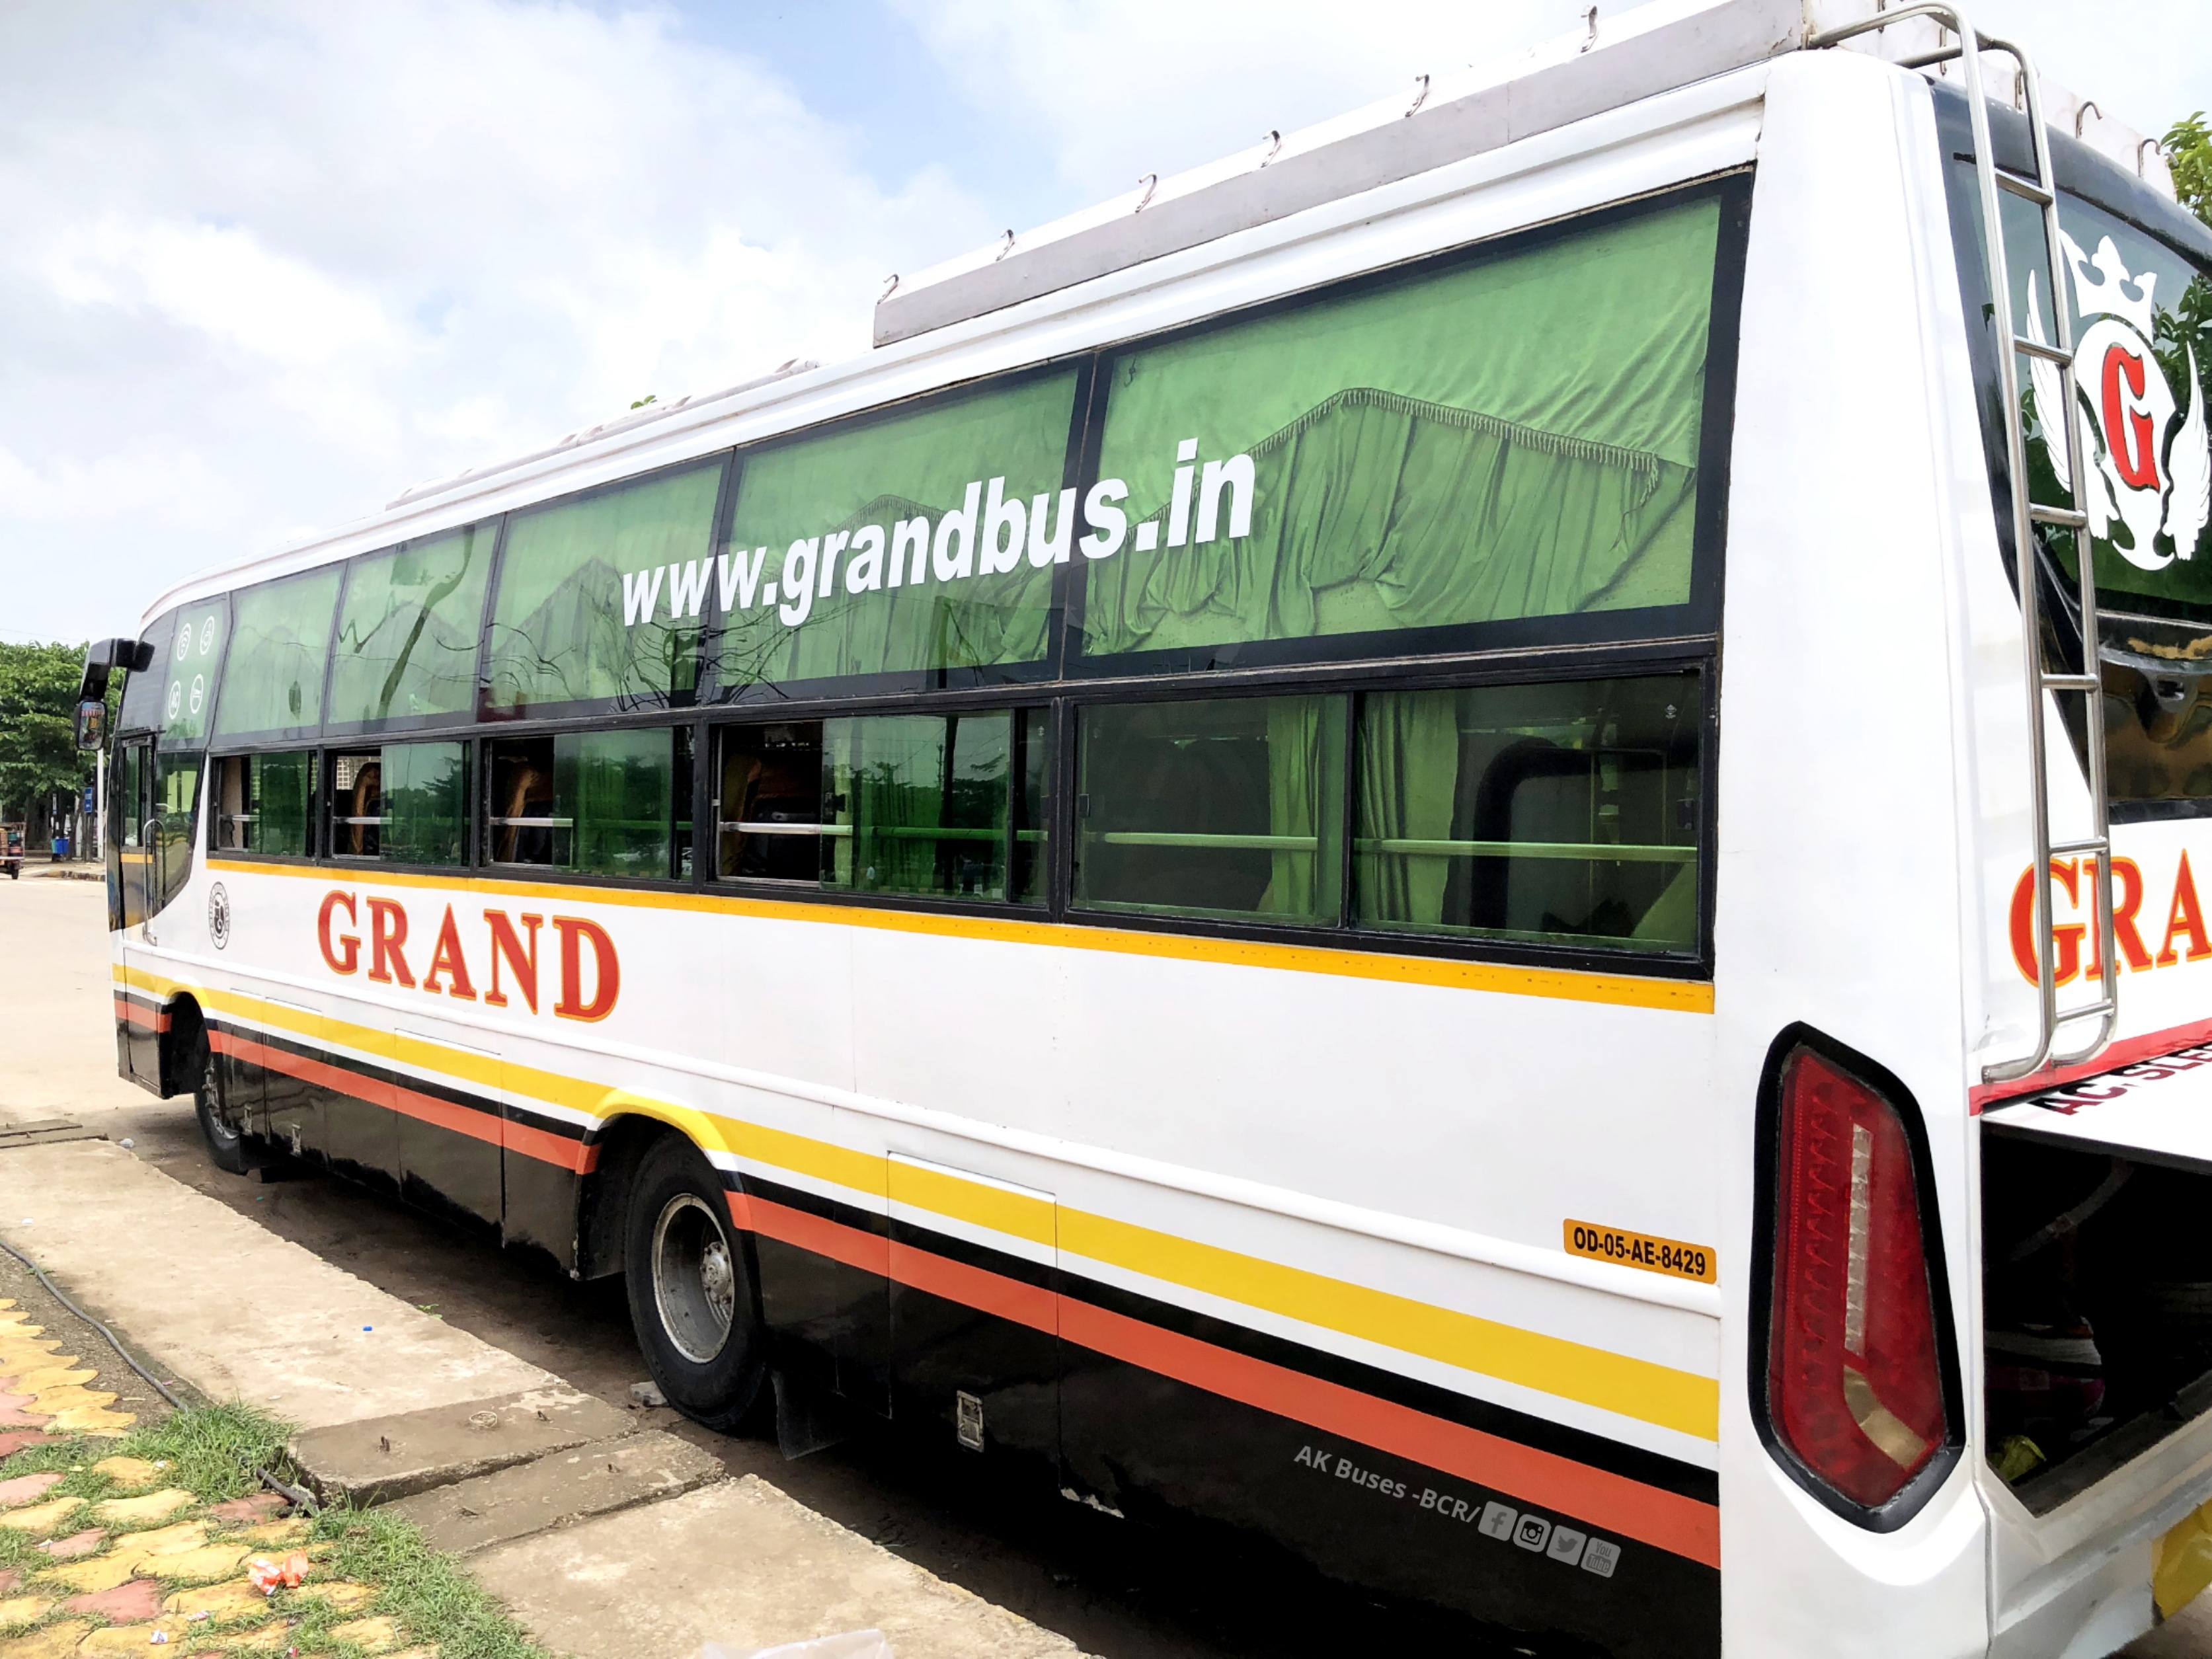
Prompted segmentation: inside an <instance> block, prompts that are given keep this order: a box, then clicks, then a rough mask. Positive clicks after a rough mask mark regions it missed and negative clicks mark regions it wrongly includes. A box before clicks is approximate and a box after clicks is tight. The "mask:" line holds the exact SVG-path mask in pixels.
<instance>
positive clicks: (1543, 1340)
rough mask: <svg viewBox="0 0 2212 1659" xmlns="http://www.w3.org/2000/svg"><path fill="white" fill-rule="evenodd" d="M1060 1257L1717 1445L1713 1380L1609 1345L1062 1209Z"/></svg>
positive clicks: (1716, 1401)
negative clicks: (1600, 1345) (1082, 1259)
mask: <svg viewBox="0 0 2212 1659" xmlns="http://www.w3.org/2000/svg"><path fill="white" fill-rule="evenodd" d="M1060 1249H1063V1250H1065V1251H1066V1252H1068V1253H1069V1254H1070V1255H1079V1256H1085V1257H1087V1258H1089V1259H1090V1260H1091V1261H1100V1262H1104V1263H1106V1264H1108V1265H1109V1266H1111V1267H1121V1268H1124V1269H1126V1270H1127V1271H1130V1272H1133V1273H1143V1274H1145V1275H1146V1276H1147V1277H1148V1278H1152V1279H1161V1280H1164V1281H1165V1282H1166V1283H1168V1284H1170V1285H1182V1286H1183V1287H1184V1288H1185V1289H1187V1290H1193V1291H1203V1292H1204V1293H1206V1295H1208V1296H1218V1297H1221V1298H1223V1299H1224V1300H1225V1301H1229V1302H1236V1303H1241V1304H1243V1305H1244V1306H1245V1307H1248V1308H1259V1309H1262V1310H1265V1311H1267V1312H1268V1313H1273V1314H1279V1315H1281V1316H1284V1317H1285V1318H1289V1319H1297V1320H1301V1321H1304V1322H1305V1323H1306V1324H1309V1325H1318V1326H1320V1327H1322V1328H1323V1329H1326V1330H1332V1331H1336V1332H1338V1333H1340V1334H1343V1335H1346V1336H1354V1337H1359V1338H1361V1339H1363V1340H1366V1341H1370V1342H1376V1343H1379V1344H1381V1345H1382V1346H1384V1347H1387V1348H1395V1349H1397V1350H1398V1351H1399V1352H1401V1353H1411V1354H1419V1356H1420V1357H1421V1358H1425V1359H1433V1360H1437V1361H1440V1362H1442V1363H1443V1364H1447V1365H1456V1366H1458V1367H1459V1368H1460V1369H1461V1370H1468V1371H1474V1372H1476V1373H1478V1374H1479V1375H1480V1376H1494V1377H1496V1378H1498V1380H1499V1381H1500V1382H1503V1383H1518V1384H1520V1385H1521V1386H1522V1387H1523V1388H1528V1389H1536V1390H1537V1391H1539V1392H1540V1393H1543V1394H1549V1395H1558V1396H1559V1397H1560V1398H1561V1399H1563V1400H1577V1401H1581V1402H1582V1403H1583V1404H1584V1405H1586V1406H1595V1407H1599V1408H1600V1409H1601V1410H1604V1411H1609V1412H1618V1413H1620V1415H1622V1416H1623V1417H1632V1418H1635V1419H1638V1421H1640V1422H1644V1423H1656V1424H1657V1425H1659V1426H1660V1427H1662V1428H1668V1429H1674V1430H1678V1431H1680V1432H1681V1433H1684V1434H1687V1435H1693V1436H1695V1437H1697V1438H1699V1439H1700V1440H1717V1439H1718V1438H1719V1437H1720V1384H1719V1383H1718V1382H1717V1381H1716V1380H1715V1379H1714V1378H1712V1377H1710V1376H1699V1375H1697V1374H1696V1373H1695V1372H1693V1371H1680V1370H1674V1368H1673V1367H1672V1366H1669V1365H1661V1364H1654V1363H1653V1362H1651V1361H1650V1360H1647V1359H1636V1358H1631V1357H1630V1356H1628V1355H1626V1354H1620V1353H1615V1352H1613V1351H1612V1350H1611V1349H1608V1348H1594V1347H1591V1346H1589V1345H1587V1344H1585V1343H1581V1342H1571V1341H1568V1340H1566V1339H1565V1338H1563V1337H1557V1336H1547V1335H1544V1334H1542V1333H1541V1332H1537V1331H1528V1330H1523V1329H1522V1328H1520V1327H1518V1326H1516V1325H1501V1324H1499V1323H1498V1322H1497V1321H1495V1320H1491V1319H1480V1318H1477V1317H1476V1316H1474V1315H1473V1314H1463V1313H1459V1312H1456V1311H1455V1310H1452V1309H1449V1308H1439V1307H1437V1306H1435V1305H1434V1304H1431V1303H1426V1302H1416V1301H1414V1300H1413V1299H1412V1298H1411V1297H1402V1296H1395V1295H1393V1294H1391V1293H1390V1292H1389V1291H1377V1290H1373V1289H1370V1288H1369V1287H1368V1286H1366V1285H1353V1284H1350V1283H1347V1282H1346V1280H1344V1279H1330V1278H1328V1277H1326V1276H1325V1275H1323V1274H1321V1273H1308V1272H1307V1271H1305V1270H1304V1268H1302V1267H1285V1265H1284V1264H1283V1263H1281V1262H1279V1261H1263V1260H1262V1259H1261V1258H1260V1257H1258V1256H1250V1255H1240V1254H1239V1253H1238V1252H1237V1251H1235V1250H1225V1249H1221V1248H1220V1247H1218V1245H1212V1244H1201V1243H1196V1242H1195V1241H1194V1240H1191V1239H1187V1238H1177V1237H1174V1236H1173V1235H1172V1234H1169V1233H1160V1232H1154V1231H1152V1229H1150V1228H1149V1227H1139V1226H1136V1225H1133V1224H1132V1223H1129V1222H1127V1221H1116V1220H1115V1219H1113V1218H1111V1217H1109V1216H1100V1215H1090V1214H1087V1213H1085V1212H1083V1211H1080V1210H1071V1209H1067V1208H1065V1207H1063V1208H1062V1209H1061V1210H1060Z"/></svg>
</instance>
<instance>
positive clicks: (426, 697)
mask: <svg viewBox="0 0 2212 1659" xmlns="http://www.w3.org/2000/svg"><path fill="white" fill-rule="evenodd" d="M497 528H498V523H497V520H494V521H493V522H492V523H489V524H481V525H471V526H467V527H466V528H465V529H461V530H456V531H453V532H451V533H450V534H447V535H444V536H435V537H431V538H428V539H427V540H423V541H414V542H405V543H403V544H400V545H399V546H398V547H395V548H392V549H390V550H387V551H385V552H382V553H370V554H367V555H365V556H362V557H361V558H358V559H356V560H355V561H354V562H353V567H352V569H351V571H350V572H349V574H348V575H347V577H346V588H345V601H344V604H343V605H342V606H341V607H340V609H339V611H338V629H337V650H336V653H335V659H334V660H333V661H332V663H331V708H330V718H331V723H332V724H333V725H337V726H353V725H364V724H368V723H370V722H374V721H381V720H422V719H427V718H430V717H433V716H439V715H446V716H451V715H459V714H467V713H468V712H469V710H470V708H471V706H472V705H473V704H474V702H475V701H476V678H477V634H478V633H479V631H480V630H481V629H482V627H483V592H484V575H485V572H486V571H487V570H488V569H489V567H490V564H491V544H492V539H493V536H494V533H495V532H496V530H497Z"/></svg>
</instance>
